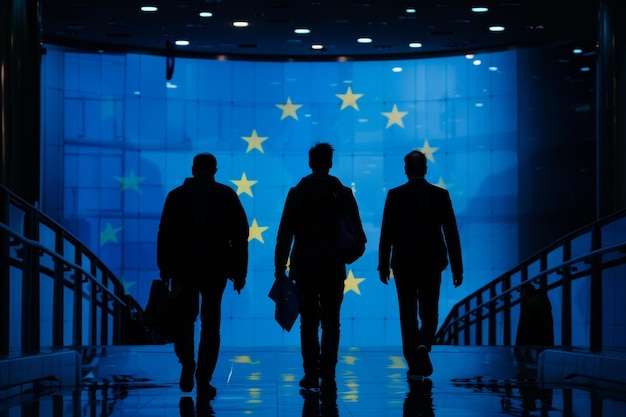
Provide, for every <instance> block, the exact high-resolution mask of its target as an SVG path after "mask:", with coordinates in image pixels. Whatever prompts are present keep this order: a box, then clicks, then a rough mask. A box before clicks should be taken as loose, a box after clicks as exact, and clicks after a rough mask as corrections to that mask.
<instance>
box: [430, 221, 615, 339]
mask: <svg viewBox="0 0 626 417" xmlns="http://www.w3.org/2000/svg"><path fill="white" fill-rule="evenodd" d="M624 219H626V210H622V211H619V212H617V213H615V214H613V215H611V216H608V217H606V218H604V219H600V220H598V221H597V222H594V223H592V224H591V225H588V226H586V227H583V228H580V229H578V230H576V231H574V232H571V233H569V234H567V235H566V236H564V237H563V238H561V239H559V240H557V241H556V242H554V243H553V244H551V245H549V246H548V247H546V248H544V249H543V250H541V251H539V252H538V253H536V254H535V255H533V256H531V257H530V258H529V259H527V260H526V261H524V262H522V263H520V264H519V265H517V266H515V267H514V268H512V269H511V270H509V271H507V272H505V273H504V274H502V275H500V276H499V277H497V278H496V279H494V280H493V281H491V282H489V283H488V284H486V285H484V286H483V287H481V288H479V289H478V290H476V291H474V292H473V293H472V294H470V295H469V296H467V297H466V298H465V299H463V300H461V301H460V302H458V303H456V304H455V305H454V306H453V308H452V309H451V311H450V313H449V314H448V316H447V317H446V319H445V321H444V322H443V324H442V325H441V327H440V328H439V331H438V332H437V335H436V341H435V343H437V344H464V345H467V344H476V345H483V344H487V345H496V344H502V345H507V346H508V345H511V344H512V343H511V328H512V323H511V317H512V311H513V308H514V307H515V306H517V305H518V304H519V303H520V296H519V294H520V288H521V287H522V286H523V285H524V284H526V283H538V284H539V287H540V288H539V289H540V291H545V292H546V293H547V292H549V291H552V290H555V289H560V290H561V292H562V307H561V308H562V310H561V315H562V321H563V323H562V326H561V345H563V346H571V340H572V328H571V326H572V324H571V322H572V320H571V317H572V311H571V308H572V306H571V282H572V281H574V280H577V279H581V278H588V279H590V280H591V283H592V284H591V291H590V293H591V294H590V305H591V308H590V311H591V313H590V316H591V317H590V322H591V323H590V326H591V327H592V328H593V329H594V330H593V331H591V332H590V333H593V334H592V335H591V337H590V339H591V340H590V341H589V347H590V349H591V350H594V351H601V350H602V347H603V346H602V333H601V328H602V310H601V309H602V306H601V302H602V293H601V288H602V272H603V271H605V270H607V269H609V268H614V267H617V266H620V265H623V264H626V240H622V241H619V242H617V243H612V244H607V245H605V246H604V247H601V246H602V243H601V233H602V228H604V227H609V226H613V225H615V224H617V223H618V222H620V221H622V220H624ZM581 237H588V238H589V240H590V244H591V246H592V247H591V248H590V250H589V251H588V252H586V253H584V254H582V255H579V256H576V257H574V258H571V245H572V242H574V241H575V239H578V238H581ZM559 250H560V251H562V256H563V259H562V260H561V261H560V262H559V263H558V264H557V265H554V266H548V265H547V258H548V256H549V255H550V254H552V253H555V252H556V251H559ZM608 255H613V257H612V258H611V259H608V260H607V259H606V258H607V257H608ZM536 264H539V265H540V269H541V270H540V271H539V272H537V273H536V274H534V275H533V276H529V269H530V268H531V266H535V265H536ZM579 264H586V265H587V268H584V269H582V270H580V271H579V270H578V269H577V265H579ZM554 274H558V275H561V278H560V279H558V280H556V281H555V282H552V283H548V278H549V277H550V276H551V275H554ZM518 276H519V279H520V281H519V282H518V283H515V284H514V283H513V282H512V281H513V278H514V277H518ZM516 296H517V297H516ZM498 314H502V317H501V320H502V322H503V323H502V324H503V326H502V329H501V331H500V332H498V327H497V326H496V320H497V317H496V315H498ZM485 322H486V323H487V324H488V326H487V332H484V331H483V326H484V324H485ZM485 333H487V334H486V335H485ZM472 338H473V339H474V340H473V341H472ZM498 340H500V341H499V342H498Z"/></svg>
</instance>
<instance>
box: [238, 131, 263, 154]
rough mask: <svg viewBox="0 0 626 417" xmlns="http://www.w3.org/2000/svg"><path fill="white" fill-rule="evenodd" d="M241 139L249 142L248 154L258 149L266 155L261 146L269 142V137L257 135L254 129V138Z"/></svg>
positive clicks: (244, 137)
mask: <svg viewBox="0 0 626 417" xmlns="http://www.w3.org/2000/svg"><path fill="white" fill-rule="evenodd" d="M241 138H242V139H243V140H245V141H246V142H248V148H247V149H246V153H248V152H250V151H251V150H253V149H258V150H259V151H261V153H264V151H263V146H261V144H262V143H263V142H265V141H266V140H267V138H268V136H259V135H258V134H257V133H256V129H252V136H242V137H241Z"/></svg>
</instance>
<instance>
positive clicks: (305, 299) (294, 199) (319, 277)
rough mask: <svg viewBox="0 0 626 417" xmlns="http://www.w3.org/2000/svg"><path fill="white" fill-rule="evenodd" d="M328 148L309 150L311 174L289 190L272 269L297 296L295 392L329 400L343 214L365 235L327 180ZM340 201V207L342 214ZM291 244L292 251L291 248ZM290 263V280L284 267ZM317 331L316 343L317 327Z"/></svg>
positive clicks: (351, 207)
mask: <svg viewBox="0 0 626 417" xmlns="http://www.w3.org/2000/svg"><path fill="white" fill-rule="evenodd" d="M333 151H334V149H333V147H332V146H331V145H330V144H328V143H318V144H316V145H315V146H314V147H312V148H311V149H310V150H309V167H310V168H311V170H312V173H311V174H310V175H308V176H306V177H304V178H302V179H301V180H300V182H299V183H298V184H297V185H296V186H295V187H292V188H291V189H290V190H289V193H288V195H287V199H286V201H285V206H284V210H283V214H282V218H281V220H280V226H279V229H278V236H277V239H276V250H275V256H274V264H275V268H276V273H275V276H276V279H292V280H294V281H295V283H296V286H297V288H298V289H299V290H300V292H301V294H302V299H301V303H300V341H301V348H302V359H303V368H304V377H303V378H302V380H301V381H300V386H301V387H302V388H304V389H305V390H317V389H319V388H320V378H321V390H322V392H323V393H328V394H332V393H333V392H335V391H336V389H337V385H336V381H335V368H336V364H337V352H338V349H339V313H340V309H341V303H342V301H343V290H344V280H345V279H346V263H347V262H352V261H353V260H354V259H350V260H347V258H344V257H343V256H342V252H341V250H340V245H339V241H340V239H339V235H340V233H339V230H340V227H339V223H340V214H341V213H342V211H344V212H346V213H349V215H350V216H351V217H352V219H353V223H354V224H355V226H356V227H355V229H356V231H357V234H358V235H359V236H360V239H361V242H362V243H363V245H364V244H365V240H366V239H365V233H364V232H363V226H362V224H361V219H360V216H359V210H358V206H357V203H356V200H355V198H354V196H353V194H352V190H351V189H350V188H348V187H346V186H344V185H343V184H342V183H341V182H340V181H339V179H338V178H336V177H334V176H331V175H329V171H330V168H331V167H332V161H333ZM341 201H343V202H344V205H343V207H344V209H343V210H342V208H341V207H342V206H341ZM292 242H293V248H292V246H291V244H292ZM290 253H291V259H290V263H289V264H290V273H289V278H287V277H286V272H285V271H286V267H287V263H288V261H289V257H290V256H289V255H290ZM320 324H321V326H322V338H321V343H320V340H319V335H318V332H319V327H320Z"/></svg>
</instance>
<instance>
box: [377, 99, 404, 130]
mask: <svg viewBox="0 0 626 417" xmlns="http://www.w3.org/2000/svg"><path fill="white" fill-rule="evenodd" d="M408 113H409V112H408V111H398V106H397V105H395V104H394V105H393V109H392V110H391V111H390V112H388V111H384V112H381V114H382V115H383V116H385V117H386V118H388V119H389V120H387V129H389V127H390V126H393V125H398V126H400V127H404V123H402V118H403V117H404V116H406V115H407V114H408Z"/></svg>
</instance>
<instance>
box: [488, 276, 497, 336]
mask: <svg viewBox="0 0 626 417" xmlns="http://www.w3.org/2000/svg"><path fill="white" fill-rule="evenodd" d="M495 298H496V287H495V285H490V286H489V299H491V300H494V299H495ZM496 305H497V301H492V302H491V303H489V335H488V336H487V337H488V338H489V341H488V344H489V346H495V345H496Z"/></svg>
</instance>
